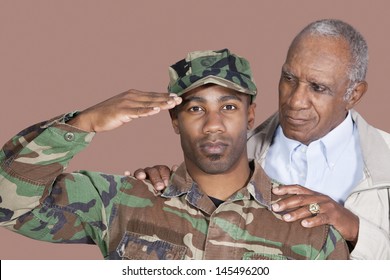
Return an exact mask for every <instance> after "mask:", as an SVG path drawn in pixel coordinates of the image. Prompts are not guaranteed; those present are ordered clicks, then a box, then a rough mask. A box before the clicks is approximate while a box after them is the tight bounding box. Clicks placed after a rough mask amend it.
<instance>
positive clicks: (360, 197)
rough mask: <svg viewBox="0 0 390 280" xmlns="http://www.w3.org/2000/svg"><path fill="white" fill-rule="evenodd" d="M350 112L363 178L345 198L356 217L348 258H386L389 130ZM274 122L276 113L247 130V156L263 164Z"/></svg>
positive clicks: (389, 254) (389, 244)
mask: <svg viewBox="0 0 390 280" xmlns="http://www.w3.org/2000/svg"><path fill="white" fill-rule="evenodd" d="M351 113H352V118H353V120H354V122H355V123H356V125H357V128H358V131H359V135H360V144H361V149H362V153H363V158H364V163H365V169H364V173H365V178H364V179H363V181H362V182H361V183H360V184H359V185H357V186H356V187H355V189H354V190H353V191H352V193H351V194H350V195H349V196H348V198H347V200H346V201H345V207H346V208H347V209H349V210H351V211H352V212H353V213H355V214H356V215H358V216H359V218H360V225H359V236H358V242H357V244H356V246H355V248H354V250H353V251H352V253H351V258H352V259H371V260H372V259H390V206H389V204H390V134H388V133H386V132H384V131H381V130H379V129H376V128H374V127H373V126H371V125H369V124H368V123H367V122H366V121H365V120H364V119H363V118H362V117H361V116H360V115H359V114H358V113H357V112H356V111H354V110H352V111H351ZM278 125H279V118H278V114H277V113H276V114H274V115H272V116H271V117H270V118H268V119H267V120H266V121H265V122H263V123H262V124H260V125H259V126H258V127H257V128H256V129H255V130H253V131H252V132H250V133H249V135H248V155H249V158H255V159H257V160H258V161H259V162H260V164H262V165H263V163H264V160H265V157H266V154H267V152H268V149H269V147H270V144H271V141H272V139H273V135H274V133H275V130H276V128H277V126H278Z"/></svg>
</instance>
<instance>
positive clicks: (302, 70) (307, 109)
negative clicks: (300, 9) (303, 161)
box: [279, 36, 350, 145]
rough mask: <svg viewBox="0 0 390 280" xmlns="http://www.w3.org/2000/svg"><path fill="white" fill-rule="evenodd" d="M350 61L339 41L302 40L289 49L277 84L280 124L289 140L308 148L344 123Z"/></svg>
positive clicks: (315, 38)
mask: <svg viewBox="0 0 390 280" xmlns="http://www.w3.org/2000/svg"><path fill="white" fill-rule="evenodd" d="M349 61H350V54H349V51H348V45H347V43H346V42H345V41H343V40H340V39H334V38H325V37H314V36H305V37H303V38H301V39H300V40H299V41H298V42H297V43H296V44H295V45H293V46H292V47H291V48H290V50H289V53H288V55H287V59H286V62H285V63H284V65H283V67H282V74H281V78H280V81H279V117H280V124H281V126H282V128H283V132H284V134H285V135H286V136H287V137H288V138H290V139H294V140H297V141H299V142H301V143H304V144H306V145H308V144H310V143H311V142H312V141H315V140H317V139H319V138H321V137H323V136H324V135H326V134H327V133H328V132H329V131H331V130H332V129H333V128H335V127H336V126H337V125H339V124H340V123H341V122H342V121H343V120H344V119H345V117H346V115H347V112H348V109H350V106H349V104H348V101H345V100H344V94H345V92H346V90H347V88H348V86H349V83H350V82H349V78H348V76H347V67H348V63H349ZM348 106H349V107H348Z"/></svg>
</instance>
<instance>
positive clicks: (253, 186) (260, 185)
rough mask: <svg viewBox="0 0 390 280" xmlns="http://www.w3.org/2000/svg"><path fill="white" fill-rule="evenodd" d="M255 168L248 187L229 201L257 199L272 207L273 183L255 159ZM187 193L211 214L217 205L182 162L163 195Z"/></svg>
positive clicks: (192, 201)
mask: <svg viewBox="0 0 390 280" xmlns="http://www.w3.org/2000/svg"><path fill="white" fill-rule="evenodd" d="M250 165H251V169H252V170H253V173H252V176H251V179H250V180H249V183H248V184H247V186H246V187H244V188H242V189H241V190H239V191H237V192H236V193H234V194H233V195H232V196H231V197H230V198H228V199H227V201H236V200H255V201H257V203H259V204H260V205H261V206H262V207H266V208H268V209H271V203H272V200H273V195H272V192H271V190H272V186H273V183H272V182H271V180H270V179H269V177H268V176H267V175H266V174H265V172H264V170H263V168H262V167H261V166H260V165H259V164H258V163H257V162H255V161H252V162H250ZM182 195H186V200H187V201H188V202H189V203H190V204H192V205H193V206H195V207H196V208H198V209H200V210H202V211H204V212H206V213H208V214H209V215H211V214H212V213H213V212H214V211H215V210H216V207H215V205H214V203H213V202H212V201H211V199H210V198H209V197H208V196H207V195H206V194H205V193H203V191H202V190H201V189H200V188H199V186H198V185H197V184H196V182H194V181H193V180H192V178H191V177H190V175H189V174H188V172H187V169H186V167H185V164H184V163H182V164H181V165H180V166H179V168H178V169H177V170H176V172H174V173H173V174H172V176H171V179H170V184H169V186H168V187H167V188H166V189H165V190H164V192H163V193H162V195H161V196H162V197H165V198H172V197H179V196H182Z"/></svg>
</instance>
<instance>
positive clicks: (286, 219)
mask: <svg viewBox="0 0 390 280" xmlns="http://www.w3.org/2000/svg"><path fill="white" fill-rule="evenodd" d="M283 220H285V221H289V220H291V215H290V214H286V215H284V216H283Z"/></svg>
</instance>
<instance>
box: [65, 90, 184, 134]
mask: <svg viewBox="0 0 390 280" xmlns="http://www.w3.org/2000/svg"><path fill="white" fill-rule="evenodd" d="M180 103H181V98H180V97H178V96H177V95H175V94H169V93H156V92H144V91H139V90H135V89H131V90H128V91H126V92H123V93H121V94H118V95H116V96H114V97H111V98H110V99H107V100H106V101H103V102H101V103H99V104H96V105H94V106H92V107H90V108H88V109H86V110H84V111H82V112H81V113H80V114H79V115H77V116H76V117H75V118H74V119H72V120H70V121H69V122H68V123H69V124H70V125H73V126H75V127H77V128H79V129H82V130H84V131H89V132H102V131H109V130H113V129H115V128H118V127H120V126H121V125H123V124H125V123H128V122H130V121H131V120H133V119H137V118H140V117H147V116H152V115H155V114H157V113H159V112H160V111H161V110H169V109H172V108H173V107H175V106H177V105H179V104H180Z"/></svg>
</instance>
